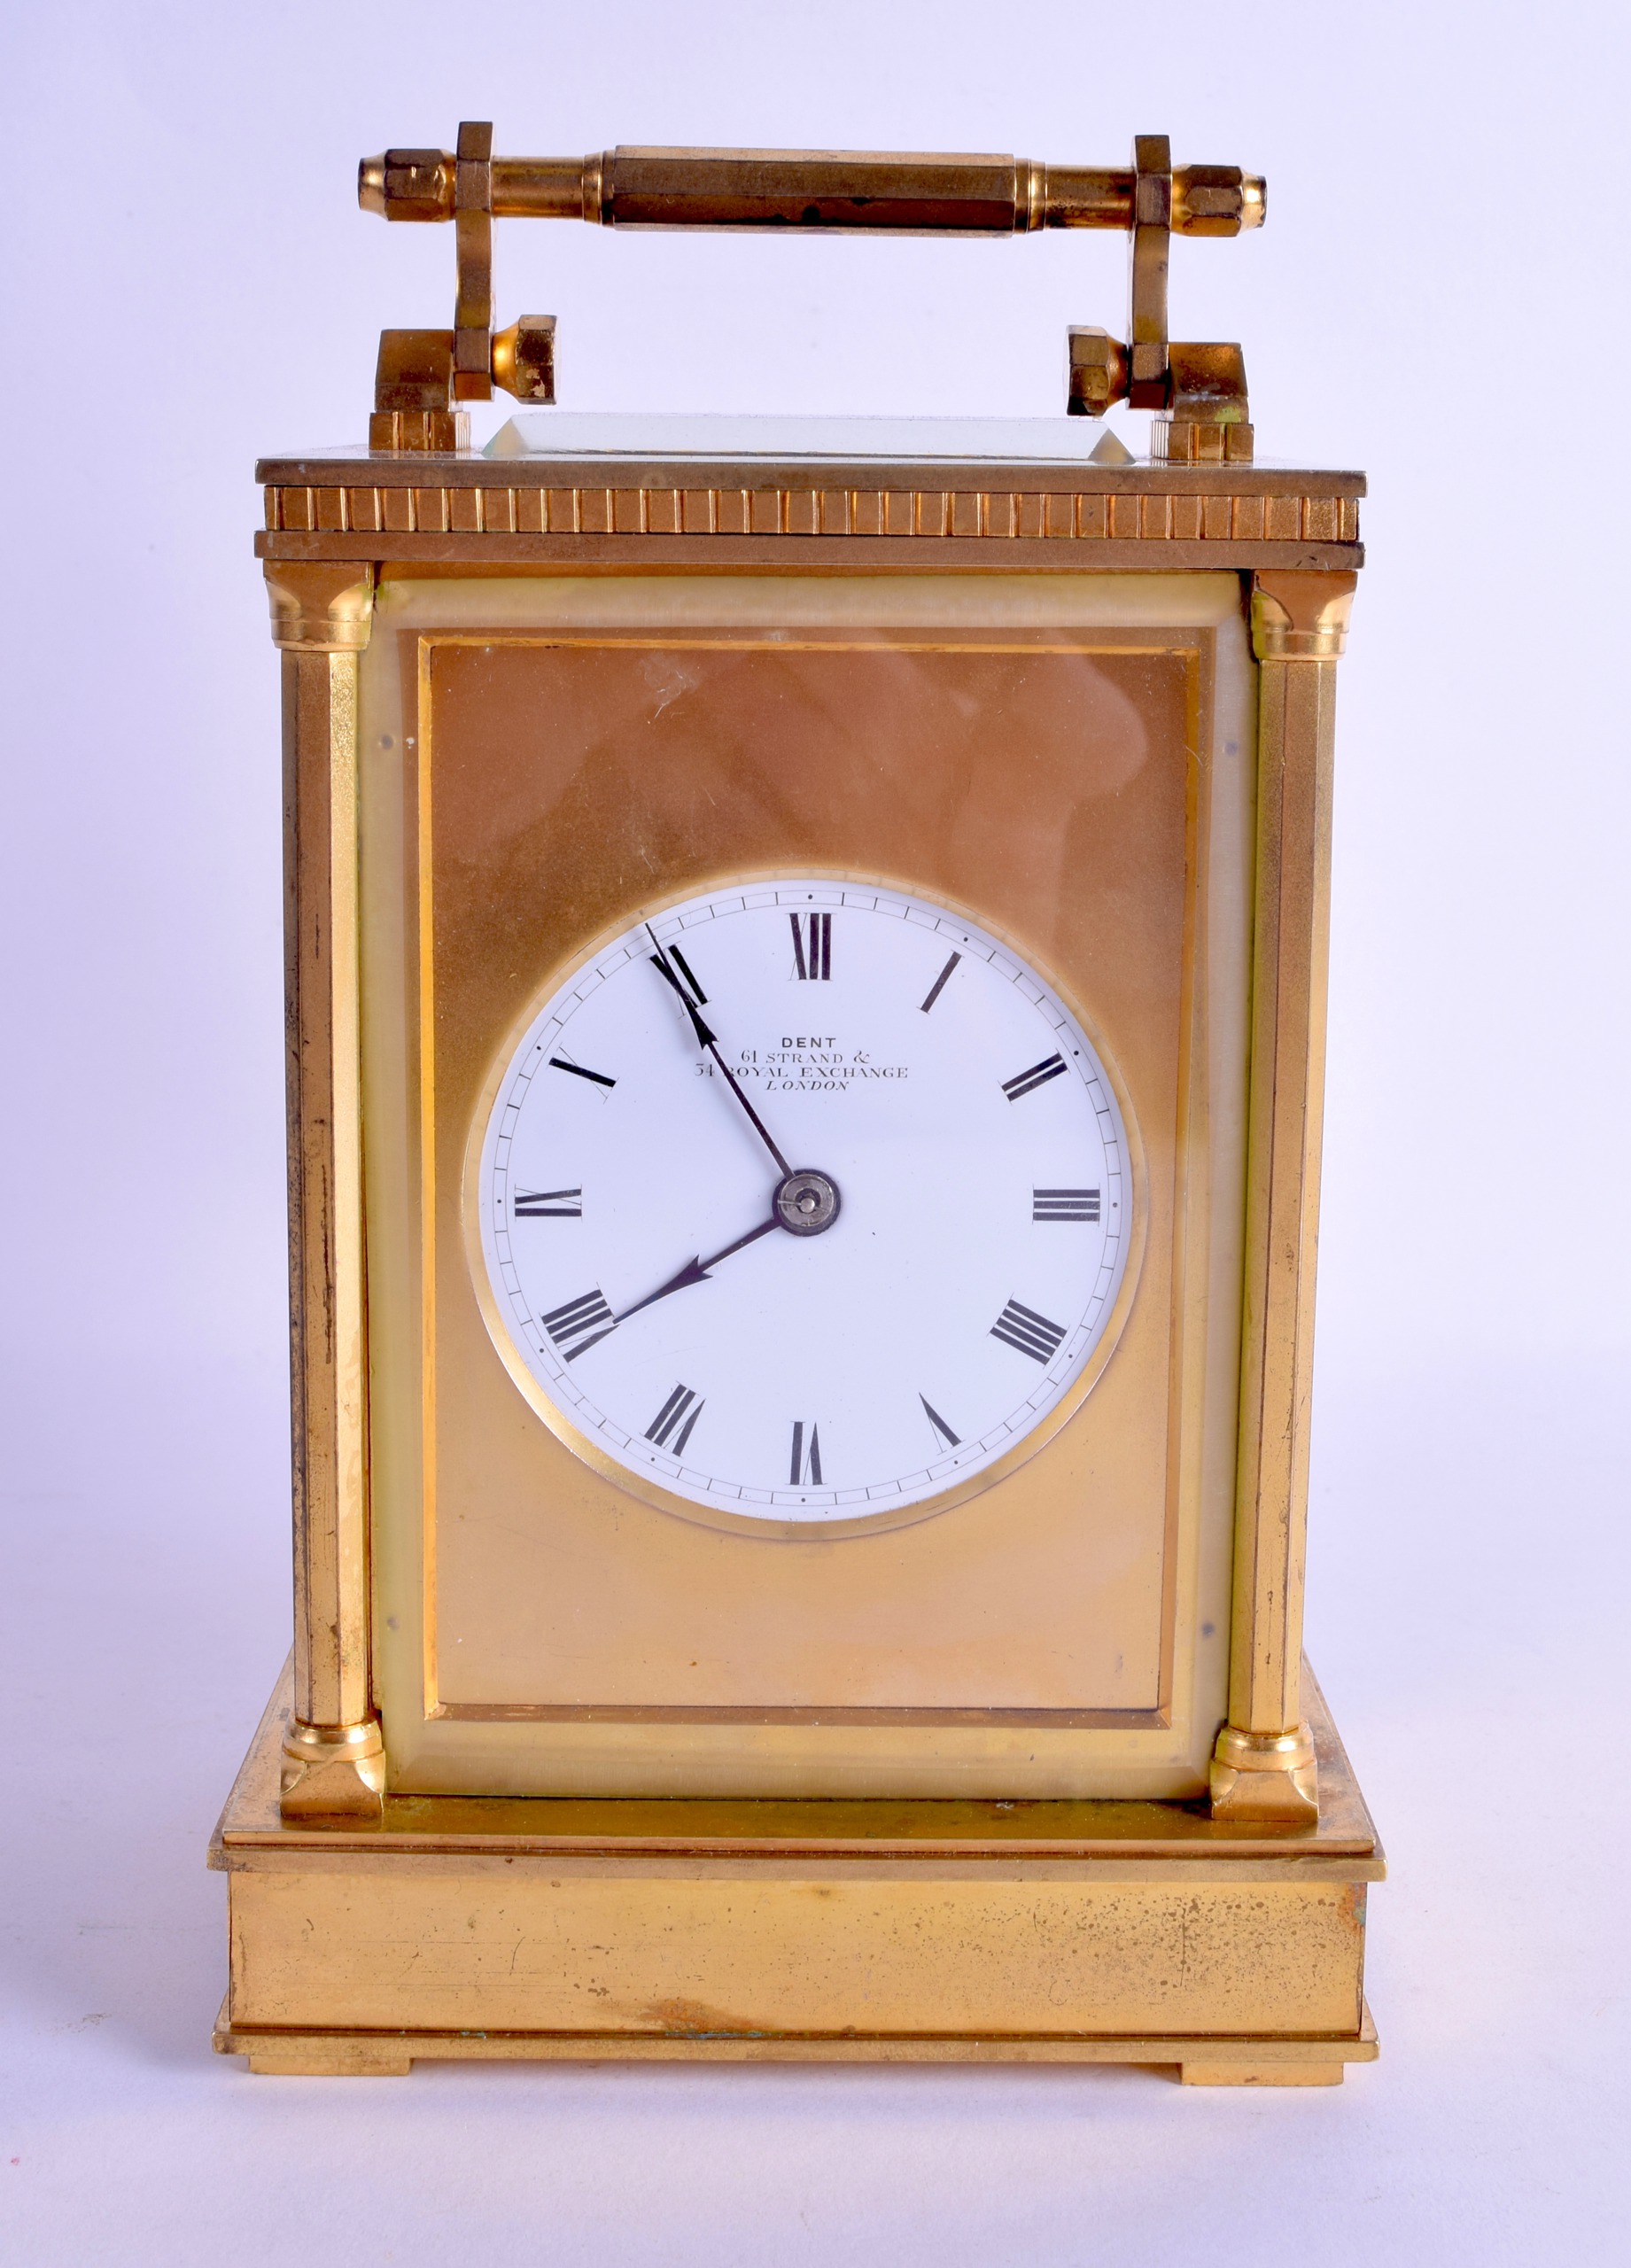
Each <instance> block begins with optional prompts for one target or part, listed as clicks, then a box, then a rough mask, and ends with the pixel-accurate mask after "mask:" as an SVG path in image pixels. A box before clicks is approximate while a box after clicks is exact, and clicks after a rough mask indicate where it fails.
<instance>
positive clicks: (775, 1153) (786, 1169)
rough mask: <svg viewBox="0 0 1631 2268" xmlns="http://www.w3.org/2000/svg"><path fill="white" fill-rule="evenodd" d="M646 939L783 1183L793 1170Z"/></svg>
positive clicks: (681, 989) (649, 929) (664, 957)
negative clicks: (777, 1166) (779, 1171)
mask: <svg viewBox="0 0 1631 2268" xmlns="http://www.w3.org/2000/svg"><path fill="white" fill-rule="evenodd" d="M646 935H647V936H649V938H650V940H651V942H652V944H654V945H656V951H655V952H654V953H653V954H652V956H651V960H652V966H653V967H655V968H656V969H657V970H658V971H659V972H660V973H661V975H664V977H665V978H666V979H667V980H668V982H669V983H670V984H672V986H673V988H674V993H675V996H676V998H678V1000H679V1002H680V1006H681V1007H683V1008H684V1010H685V1012H686V1014H687V1016H689V1017H690V1019H691V1029H692V1030H693V1031H694V1032H695V1034H696V1041H697V1045H698V1046H699V1047H705V1048H706V1049H707V1051H708V1052H709V1054H710V1055H711V1056H712V1058H713V1060H714V1061H715V1062H716V1063H717V1064H718V1067H719V1070H720V1073H721V1075H722V1076H723V1077H724V1080H725V1083H726V1086H728V1087H729V1089H730V1091H731V1092H732V1093H733V1094H734V1096H735V1098H736V1099H737V1101H738V1102H739V1103H740V1104H741V1105H742V1108H743V1109H744V1110H745V1111H746V1112H747V1114H748V1116H749V1118H750V1119H751V1120H752V1122H753V1130H754V1132H755V1133H756V1134H757V1136H758V1138H759V1139H760V1141H761V1142H763V1144H764V1145H765V1148H766V1149H767V1150H768V1151H769V1152H770V1154H771V1156H772V1157H773V1158H774V1160H775V1161H776V1163H777V1164H778V1165H779V1166H780V1167H781V1177H782V1179H783V1180H784V1181H785V1180H786V1179H787V1177H788V1175H789V1174H790V1173H791V1172H792V1170H793V1169H792V1167H791V1166H790V1165H789V1164H788V1161H787V1160H786V1159H785V1158H784V1157H783V1156H782V1154H781V1151H780V1150H779V1149H778V1148H777V1147H776V1145H775V1142H774V1140H773V1138H772V1136H771V1131H770V1129H769V1127H768V1126H766V1125H765V1122H764V1120H763V1119H762V1118H761V1117H760V1116H759V1115H758V1113H757V1110H755V1108H754V1107H753V1105H752V1104H751V1103H750V1102H749V1100H748V1098H747V1096H746V1095H745V1094H744V1093H743V1091H742V1088H741V1087H740V1086H739V1085H738V1084H737V1082H736V1076H735V1074H734V1072H733V1070H732V1069H731V1067H730V1065H729V1064H728V1063H727V1062H726V1060H725V1058H724V1056H723V1055H721V1054H720V1052H719V1043H718V1039H717V1038H716V1037H714V1035H713V1033H712V1032H711V1031H710V1030H709V1029H708V1027H707V1025H706V1024H705V1023H704V1022H703V1020H702V1018H701V1016H699V1015H698V1014H697V1013H696V1006H695V1002H694V1001H693V999H692V998H691V996H690V994H689V993H688V992H687V990H686V988H685V986H684V985H683V984H682V983H680V979H679V978H678V977H677V976H676V975H674V972H673V970H672V968H671V967H669V965H668V955H667V954H666V953H665V952H664V950H663V948H662V946H661V945H658V944H657V941H656V931H655V930H654V929H653V928H652V927H651V924H650V922H649V921H648V922H647V924H646ZM682 966H683V964H682ZM771 1225H772V1226H774V1225H775V1224H774V1223H772V1224H771ZM719 1256H720V1258H721V1259H723V1257H724V1254H720V1255H719Z"/></svg>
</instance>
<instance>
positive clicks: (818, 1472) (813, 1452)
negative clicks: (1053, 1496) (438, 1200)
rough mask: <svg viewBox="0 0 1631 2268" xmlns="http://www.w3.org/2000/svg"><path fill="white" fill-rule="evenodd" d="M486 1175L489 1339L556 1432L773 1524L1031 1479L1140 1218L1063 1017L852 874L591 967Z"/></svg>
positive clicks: (517, 1078) (932, 919)
mask: <svg viewBox="0 0 1631 2268" xmlns="http://www.w3.org/2000/svg"><path fill="white" fill-rule="evenodd" d="M472 1166H473V1168H474V1175H473V1179H474V1184H475V1186H474V1191H473V1195H474V1200H475V1210H476V1213H477V1216H478V1224H479V1241H480V1251H481V1258H482V1263H483V1264H484V1266H485V1275H486V1279H487V1290H488V1292H489V1293H490V1301H489V1302H488V1303H487V1307H486V1312H487V1315H488V1320H489V1324H490V1327H491V1328H492V1330H493V1335H494V1338H495V1340H497V1342H498V1343H499V1345H500V1348H501V1352H503V1353H504V1355H505V1357H506V1360H507V1361H508V1362H509V1364H510V1367H511V1370H512V1372H513V1374H514V1375H515V1376H516V1378H517V1379H518V1381H522V1382H524V1384H525V1385H526V1386H527V1388H528V1390H529V1392H530V1393H531V1394H532V1398H534V1399H535V1400H536V1401H537V1402H538V1404H539V1407H540V1410H541V1411H542V1413H543V1414H544V1415H545V1416H546V1417H548V1420H549V1422H550V1423H551V1425H554V1426H555V1430H556V1431H557V1432H558V1433H562V1435H563V1438H564V1439H566V1440H568V1441H571V1442H572V1444H573V1446H574V1447H577V1448H579V1449H587V1450H588V1451H589V1453H590V1454H591V1456H597V1457H598V1458H599V1459H602V1460H609V1461H610V1464H612V1465H613V1466H615V1467H617V1468H619V1469H621V1470H622V1471H623V1472H625V1473H626V1474H627V1475H629V1476H630V1477H631V1478H632V1479H633V1480H635V1481H636V1482H637V1483H639V1484H641V1493H644V1494H648V1495H652V1494H655V1495H656V1498H657V1501H659V1502H660V1501H663V1500H664V1498H667V1499H675V1500H679V1503H680V1506H681V1507H683V1506H684V1505H686V1504H689V1505H695V1506H696V1507H699V1508H704V1509H705V1510H706V1511H711V1512H712V1513H714V1514H716V1515H725V1516H729V1517H730V1518H733V1519H735V1518H747V1519H759V1520H764V1521H769V1522H773V1523H775V1524H777V1525H779V1526H780V1525H783V1524H787V1523H823V1522H825V1523H840V1522H852V1521H855V1520H857V1519H861V1520H866V1519H867V1518H872V1517H874V1516H882V1515H884V1514H887V1513H898V1512H900V1511H903V1510H905V1508H908V1507H911V1506H913V1505H918V1506H928V1504H930V1503H932V1501H933V1500H934V1499H936V1498H937V1497H941V1496H945V1495H951V1493H952V1492H955V1493H957V1494H959V1495H964V1494H967V1491H968V1484H969V1483H970V1482H971V1481H976V1482H977V1480H978V1476H980V1475H982V1474H986V1475H990V1477H992V1478H995V1477H996V1474H995V1472H994V1471H993V1468H995V1467H998V1465H1000V1464H1003V1461H1004V1460H1007V1461H1008V1463H1010V1464H1012V1463H1013V1462H1014V1460H1015V1452H1016V1451H1021V1453H1022V1450H1021V1445H1022V1444H1024V1443H1025V1442H1026V1441H1027V1440H1028V1438H1029V1437H1033V1436H1037V1435H1038V1429H1039V1428H1044V1427H1045V1421H1046V1420H1047V1419H1048V1418H1049V1417H1051V1416H1052V1415H1053V1414H1054V1413H1056V1412H1057V1411H1058V1410H1060V1405H1061V1404H1062V1403H1065V1402H1069V1401H1071V1400H1072V1399H1073V1390H1074V1389H1076V1387H1077V1385H1078V1381H1080V1380H1081V1379H1082V1376H1083V1371H1084V1369H1085V1368H1086V1367H1087V1365H1088V1364H1089V1363H1090V1361H1091V1357H1092V1356H1093V1354H1094V1351H1095V1349H1096V1348H1098V1347H1099V1343H1100V1340H1102V1339H1103V1337H1104V1333H1105V1332H1106V1328H1107V1324H1109V1323H1110V1320H1111V1318H1112V1315H1113V1313H1114V1312H1115V1309H1116V1304H1117V1293H1118V1291H1119V1290H1120V1288H1121V1284H1122V1277H1123V1274H1124V1272H1125V1269H1126V1265H1127V1254H1128V1250H1129V1244H1130V1230H1131V1226H1132V1223H1131V1219H1130V1213H1131V1207H1132V1204H1133V1190H1132V1184H1131V1176H1130V1169H1129V1153H1128V1138H1127V1131H1126V1129H1125V1126H1124V1124H1123V1122H1122V1114H1121V1110H1120V1108H1119V1107H1118V1104H1117V1100H1116V1096H1115V1090H1114V1088H1113V1086H1112V1084H1111V1082H1110V1079H1109V1076H1108V1075H1107V1071H1106V1068H1105V1067H1104V1064H1103V1063H1102V1061H1101V1060H1100V1059H1099V1055H1098V1054H1097V1053H1096V1052H1095V1050H1094V1048H1093V1046H1092V1044H1091V1041H1090V1040H1089V1038H1088V1036H1087V1034H1086V1032H1085V1031H1084V1030H1083V1028H1082V1026H1081V1024H1080V1022H1079V1021H1077V1019H1076V1017H1075V1016H1074V1015H1073V1014H1072V1013H1071V1012H1070V1010H1069V1009H1068V1008H1067V1006H1065V1004H1064V1002H1063V1001H1062V1000H1061V999H1060V997H1059V995H1058V994H1057V993H1056V992H1055V991H1054V990H1052V987H1051V986H1050V985H1049V984H1047V983H1045V981H1044V980H1043V978H1042V977H1040V976H1039V975H1037V973H1036V972H1035V971H1034V970H1033V969H1031V968H1029V967H1027V966H1026V964H1025V963H1024V962H1023V961H1022V960H1021V959H1020V958H1019V957H1018V955H1017V954H1015V953H1014V951H1012V949H1011V948H1010V947H1008V946H1007V945H1006V944H1001V943H1000V942H999V941H998V939H997V938H995V937H993V936H989V935H987V934H986V933H985V932H984V931H983V930H982V929H980V928H977V927H976V926H975V924H974V923H972V922H970V921H968V920H966V919H964V918H963V917H962V916H961V915H960V914H958V913H953V912H951V910H949V909H948V908H945V907H944V906H940V905H934V904H932V903H930V902H928V901H927V900H924V899H920V898H915V897H904V896H902V895H900V894H899V893H898V892H896V891H892V890H888V889H878V888H875V887H871V886H867V885H864V884H858V883H854V882H843V883H836V882H819V881H785V882H781V881H777V882H752V883H744V884H742V885H741V886H739V887H736V888H733V889H719V890H714V891H711V892H710V893H709V894H708V895H707V896H705V897H695V898H690V899H687V901H686V902H685V903H684V904H682V905H672V906H670V907H668V908H667V909H666V911H664V912H663V913H659V914H656V915H654V916H653V918H652V919H651V920H650V922H649V925H647V924H641V925H640V926H638V927H636V928H632V929H630V930H629V931H628V932H627V933H626V934H625V935H624V936H621V937H619V938H617V941H616V942H615V943H614V944H610V945H608V946H606V947H604V948H603V949H602V951H598V952H596V953H595V954H594V957H593V958H592V959H590V960H589V961H588V962H587V963H586V965H584V966H583V967H580V968H579V970H578V971H577V972H576V974H575V975H572V976H571V977H570V978H569V979H568V980H567V981H566V983H564V984H563V985H562V986H561V987H560V989H559V990H556V991H555V993H554V994H553V995H552V996H551V997H549V998H546V999H544V1000H542V1001H541V1002H540V1005H539V1007H538V1010H537V1013H536V1014H535V1016H534V1017H533V1019H532V1022H531V1024H530V1025H529V1027H528V1029H527V1030H526V1032H525V1034H524V1037H523V1038H522V1040H521V1042H520V1045H518V1046H517V1047H516V1050H515V1052H514V1053H513V1055H512V1056H511V1057H510V1058H509V1061H508V1062H507V1063H505V1064H504V1065H503V1066H502V1067H501V1070H500V1073H499V1076H498V1079H497V1085H496V1091H495V1093H494V1096H493V1102H492V1106H491V1108H490V1111H489V1113H488V1115H487V1118H486V1122H485V1127H484V1129H483V1130H482V1143H481V1148H480V1152H479V1158H478V1160H477V1159H476V1158H474V1157H473V1158H472Z"/></svg>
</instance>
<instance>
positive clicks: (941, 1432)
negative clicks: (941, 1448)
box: [918, 1394, 962, 1449]
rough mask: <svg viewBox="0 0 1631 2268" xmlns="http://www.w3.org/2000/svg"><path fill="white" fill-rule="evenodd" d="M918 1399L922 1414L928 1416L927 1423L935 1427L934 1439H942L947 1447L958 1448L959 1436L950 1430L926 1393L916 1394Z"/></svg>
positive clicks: (959, 1445)
mask: <svg viewBox="0 0 1631 2268" xmlns="http://www.w3.org/2000/svg"><path fill="white" fill-rule="evenodd" d="M918 1400H919V1401H920V1402H921V1403H922V1405H923V1415H924V1416H925V1417H927V1418H928V1422H929V1424H930V1425H932V1426H933V1427H934V1429H935V1437H936V1441H944V1443H945V1445H946V1447H947V1449H959V1448H960V1447H961V1446H962V1444H961V1441H960V1438H959V1435H957V1434H956V1433H953V1432H952V1431H951V1427H950V1426H949V1425H947V1424H946V1421H945V1419H944V1417H942V1416H941V1414H940V1412H939V1411H938V1410H936V1408H935V1406H934V1404H933V1402H930V1400H929V1398H928V1395H927V1394H919V1396H918Z"/></svg>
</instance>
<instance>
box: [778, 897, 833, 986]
mask: <svg viewBox="0 0 1631 2268" xmlns="http://www.w3.org/2000/svg"><path fill="white" fill-rule="evenodd" d="M788 920H789V921H790V922H791V923H792V924H793V962H794V967H796V970H797V973H798V975H800V976H801V977H804V978H822V979H825V978H827V977H829V976H830V975H832V973H833V917H832V915H831V914H830V913H789V914H788Z"/></svg>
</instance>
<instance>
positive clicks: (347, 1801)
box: [279, 1718, 385, 1823]
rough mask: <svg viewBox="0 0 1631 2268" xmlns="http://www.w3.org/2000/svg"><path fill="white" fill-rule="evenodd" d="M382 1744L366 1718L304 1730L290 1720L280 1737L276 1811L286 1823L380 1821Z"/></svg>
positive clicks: (382, 1765) (377, 1728) (377, 1730)
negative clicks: (354, 1722) (279, 1781)
mask: <svg viewBox="0 0 1631 2268" xmlns="http://www.w3.org/2000/svg"><path fill="white" fill-rule="evenodd" d="M384 1792H385V1744H384V1738H383V1736H382V1735H381V1733H380V1729H379V1727H378V1725H377V1723H376V1722H375V1721H374V1720H373V1719H371V1718H369V1719H368V1720H365V1721H364V1722H363V1723H361V1724H356V1725H308V1724H301V1723H300V1722H299V1720H291V1722H290V1723H289V1725H288V1726H287V1728H285V1731H284V1734H283V1758H282V1775H281V1783H280V1798H279V1810H280V1812H281V1814H282V1816H283V1818H284V1819H286V1820H290V1821H296V1820H321V1821H337V1820H355V1821H362V1822H364V1823H372V1822H374V1821H377V1820H378V1819H379V1817H380V1816H381V1812H382V1808H383V1798H384Z"/></svg>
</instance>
